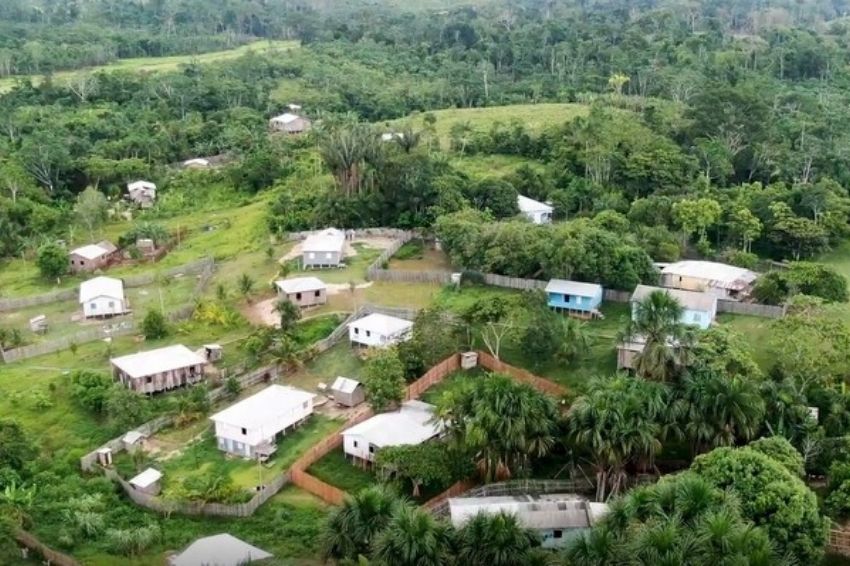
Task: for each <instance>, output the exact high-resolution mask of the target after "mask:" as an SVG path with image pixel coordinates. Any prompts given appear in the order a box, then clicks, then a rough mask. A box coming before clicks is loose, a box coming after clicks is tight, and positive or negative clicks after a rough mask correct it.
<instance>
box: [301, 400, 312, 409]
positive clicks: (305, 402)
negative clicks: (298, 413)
mask: <svg viewBox="0 0 850 566" xmlns="http://www.w3.org/2000/svg"><path fill="white" fill-rule="evenodd" d="M309 404H310V402H309V401H304V405H302V407H304V408H305V409H306V408H307V405H309Z"/></svg>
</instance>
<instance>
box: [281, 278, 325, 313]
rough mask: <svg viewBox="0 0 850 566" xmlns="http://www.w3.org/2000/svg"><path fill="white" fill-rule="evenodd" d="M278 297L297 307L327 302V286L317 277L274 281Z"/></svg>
mask: <svg viewBox="0 0 850 566" xmlns="http://www.w3.org/2000/svg"><path fill="white" fill-rule="evenodd" d="M274 284H275V287H277V294H278V297H280V298H281V299H286V300H287V301H289V302H290V303H292V304H294V305H298V306H299V307H312V306H315V305H323V304H325V303H326V302H328V286H327V285H325V283H324V282H323V281H322V280H321V279H319V278H318V277H293V278H291V279H279V280H277V281H275V283H274Z"/></svg>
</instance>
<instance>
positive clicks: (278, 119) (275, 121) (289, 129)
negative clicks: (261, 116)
mask: <svg viewBox="0 0 850 566" xmlns="http://www.w3.org/2000/svg"><path fill="white" fill-rule="evenodd" d="M312 126H313V124H312V122H310V120H309V119H308V118H305V117H303V116H299V115H298V114H293V113H292V112H284V113H283V114H281V115H280V116H275V117H274V118H272V119H271V120H269V128H271V129H272V130H274V131H276V132H284V133H287V134H300V133H302V132H306V131H307V130H309V129H310V128H311V127H312Z"/></svg>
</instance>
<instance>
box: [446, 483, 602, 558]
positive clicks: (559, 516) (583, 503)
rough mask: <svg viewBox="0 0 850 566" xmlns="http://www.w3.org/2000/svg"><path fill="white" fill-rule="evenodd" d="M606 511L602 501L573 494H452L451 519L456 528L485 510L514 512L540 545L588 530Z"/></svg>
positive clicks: (547, 545)
mask: <svg viewBox="0 0 850 566" xmlns="http://www.w3.org/2000/svg"><path fill="white" fill-rule="evenodd" d="M607 512H608V506H607V505H606V504H605V503H594V502H592V501H588V500H587V499H586V498H584V497H580V496H578V495H572V494H552V495H541V496H533V495H514V496H512V495H505V496H493V497H452V498H450V499H449V513H450V515H451V522H452V525H454V526H455V527H456V528H460V527H462V526H463V525H465V524H466V523H467V522H468V521H469V520H470V519H472V518H473V517H475V516H476V515H478V514H481V513H484V514H488V515H495V514H497V513H507V514H510V515H514V516H515V517H516V518H517V521H518V522H519V524H520V525H522V526H523V527H525V528H527V529H532V530H534V531H537V532H538V533H539V534H540V537H541V538H542V539H543V544H542V546H543V548H558V547H561V546H564V545H565V544H567V543H568V542H570V541H572V540H575V539H576V538H577V537H579V536H581V535H582V534H584V533H586V532H587V531H589V530H590V529H591V528H592V527H593V526H594V525H595V524H596V523H597V522H598V521H599V520H600V519H601V518H602V517H604V516H605V515H606V514H607Z"/></svg>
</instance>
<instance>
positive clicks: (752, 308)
mask: <svg viewBox="0 0 850 566" xmlns="http://www.w3.org/2000/svg"><path fill="white" fill-rule="evenodd" d="M717 312H719V313H720V312H727V313H730V314H743V315H747V316H760V317H762V318H782V317H783V316H785V307H784V306H775V305H762V304H758V303H741V302H738V301H728V300H726V299H718V300H717Z"/></svg>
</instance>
